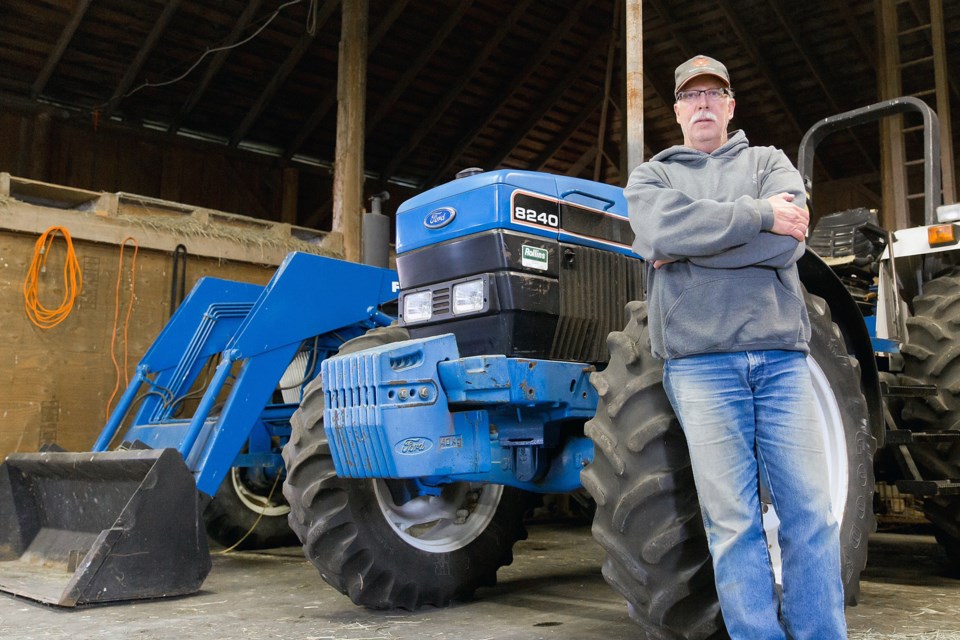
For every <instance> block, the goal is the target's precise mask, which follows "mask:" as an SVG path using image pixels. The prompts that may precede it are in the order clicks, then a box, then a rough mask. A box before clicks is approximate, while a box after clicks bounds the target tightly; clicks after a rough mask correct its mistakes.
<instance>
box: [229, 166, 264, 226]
mask: <svg viewBox="0 0 960 640" xmlns="http://www.w3.org/2000/svg"><path fill="white" fill-rule="evenodd" d="M222 160H223V164H222V166H223V167H225V168H226V169H227V174H228V175H229V176H230V178H231V180H229V181H228V180H224V183H228V182H233V184H234V185H235V186H236V188H237V190H238V191H239V192H240V193H242V194H243V201H244V202H245V203H246V204H247V205H248V206H249V207H250V208H251V209H253V210H254V211H256V217H258V218H262V219H263V220H276V218H277V212H276V211H274V210H272V207H270V206H268V205H265V204H264V203H263V201H262V200H260V196H259V195H258V194H257V193H256V192H255V191H254V190H253V189H251V188H250V185H249V184H248V181H247V180H245V179H244V177H243V175H242V174H241V173H240V171H239V170H238V169H237V165H236V164H234V162H233V160H232V159H231V158H229V157H227V156H223V158H222Z"/></svg>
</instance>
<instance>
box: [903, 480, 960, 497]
mask: <svg viewBox="0 0 960 640" xmlns="http://www.w3.org/2000/svg"><path fill="white" fill-rule="evenodd" d="M897 489H898V490H899V491H900V492H901V493H911V494H913V495H915V496H958V495H960V482H958V481H956V480H897Z"/></svg>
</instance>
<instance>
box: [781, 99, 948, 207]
mask: <svg viewBox="0 0 960 640" xmlns="http://www.w3.org/2000/svg"><path fill="white" fill-rule="evenodd" d="M909 111H918V112H919V113H920V115H922V116H923V219H924V224H926V225H931V224H935V223H936V211H937V205H939V204H940V197H941V193H940V120H939V119H938V118H937V114H936V113H934V111H933V109H931V108H930V107H929V106H928V105H927V103H925V102H924V101H922V100H920V99H919V98H913V97H904V98H894V99H893V100H886V101H884V102H878V103H876V104H872V105H869V106H866V107H861V108H859V109H854V110H852V111H845V112H844V113H839V114H837V115H835V116H830V117H828V118H824V119H823V120H821V121H819V122H817V123H816V124H814V125H813V126H812V127H810V129H809V131H807V133H806V134H805V135H804V136H803V140H801V141H800V150H799V152H798V154H797V168H798V169H799V170H800V174H801V175H802V176H803V185H804V187H805V188H806V190H807V198H808V199H810V200H812V199H813V152H814V149H816V148H817V145H818V144H820V142H821V141H822V140H823V139H824V138H826V137H827V136H828V135H830V134H832V133H836V132H837V131H841V130H843V129H849V128H851V127H855V126H857V125H860V124H866V123H868V122H873V121H874V120H880V119H881V118H886V117H889V116H895V115H897V114H901V113H906V112H909Z"/></svg>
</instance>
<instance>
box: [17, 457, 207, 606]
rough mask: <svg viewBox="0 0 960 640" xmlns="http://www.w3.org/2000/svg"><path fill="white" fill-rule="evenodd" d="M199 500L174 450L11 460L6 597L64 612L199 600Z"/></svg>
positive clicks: (202, 567) (203, 540)
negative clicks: (79, 607) (166, 599)
mask: <svg viewBox="0 0 960 640" xmlns="http://www.w3.org/2000/svg"><path fill="white" fill-rule="evenodd" d="M199 496H200V494H199V492H198V491H197V488H196V485H195V484H194V479H193V476H192V474H191V473H190V472H189V470H188V469H187V467H186V465H185V464H184V462H183V458H182V457H181V456H180V454H179V453H177V451H176V450H174V449H140V450H130V451H108V452H103V453H61V452H58V453H30V454H13V455H11V456H9V457H8V458H7V460H6V462H4V463H3V464H2V465H0V591H3V592H6V593H11V594H14V595H17V596H21V597H24V598H30V599H32V600H37V601H39V602H42V603H45V604H51V605H57V606H61V607H73V606H77V605H84V604H93V603H103V602H114V601H118V600H134V599H140V598H159V597H164V596H178V595H185V594H189V593H193V592H195V591H197V590H198V589H199V588H200V585H201V584H203V580H204V578H206V576H207V573H209V571H210V553H209V550H208V548H207V537H206V532H205V530H204V527H203V521H202V520H201V519H200V513H201V509H200V498H199Z"/></svg>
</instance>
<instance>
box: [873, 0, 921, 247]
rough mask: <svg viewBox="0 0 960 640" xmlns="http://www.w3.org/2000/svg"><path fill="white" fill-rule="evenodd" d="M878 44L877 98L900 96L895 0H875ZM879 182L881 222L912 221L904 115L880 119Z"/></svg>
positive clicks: (899, 224)
mask: <svg viewBox="0 0 960 640" xmlns="http://www.w3.org/2000/svg"><path fill="white" fill-rule="evenodd" d="M875 14H876V18H877V45H878V49H879V50H878V54H879V57H880V59H879V60H878V61H877V62H878V64H877V76H878V77H877V80H878V82H877V85H878V87H879V89H880V99H881V100H889V99H891V98H899V97H900V94H901V93H902V88H901V83H900V70H899V68H898V65H899V64H900V43H899V40H898V38H897V7H896V3H895V2H894V0H876V9H875ZM880 155H881V163H880V165H881V175H882V176H883V183H882V185H881V191H882V197H883V208H882V209H881V211H880V224H881V225H882V226H883V227H884V228H886V229H890V230H892V231H896V230H897V229H906V228H908V227H910V226H912V225H911V222H910V208H909V206H908V204H909V203H908V202H907V172H906V166H905V164H904V163H905V161H906V157H905V153H904V149H903V116H894V117H892V118H884V119H883V120H881V121H880Z"/></svg>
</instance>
